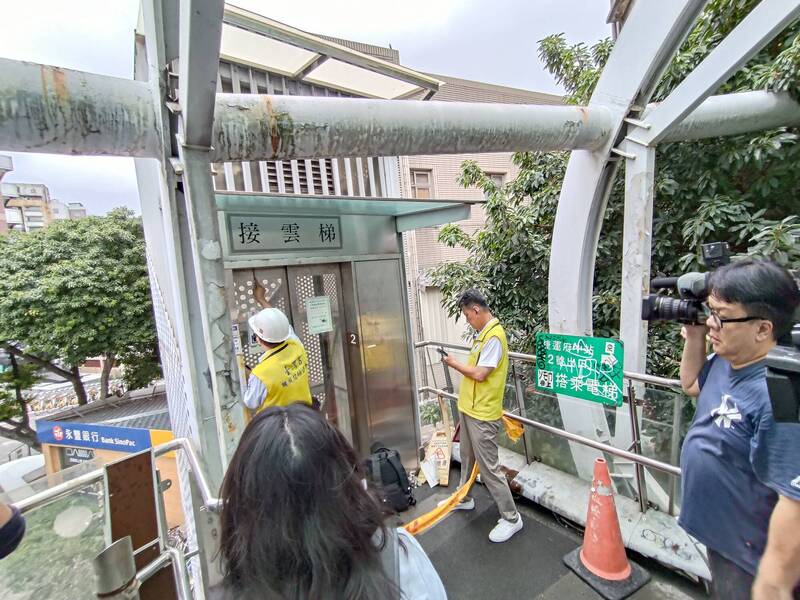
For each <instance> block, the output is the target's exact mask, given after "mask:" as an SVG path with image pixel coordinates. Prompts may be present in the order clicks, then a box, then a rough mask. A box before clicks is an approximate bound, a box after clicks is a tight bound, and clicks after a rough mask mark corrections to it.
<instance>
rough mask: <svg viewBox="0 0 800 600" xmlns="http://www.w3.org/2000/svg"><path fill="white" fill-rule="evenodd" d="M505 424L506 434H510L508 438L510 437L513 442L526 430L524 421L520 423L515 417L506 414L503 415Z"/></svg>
mask: <svg viewBox="0 0 800 600" xmlns="http://www.w3.org/2000/svg"><path fill="white" fill-rule="evenodd" d="M503 425H504V426H505V428H506V435H507V436H508V439H510V440H511V441H512V442H516V441H517V440H518V439H519V438H521V437H522V434H523V433H524V431H525V427H523V426H522V423H518V422H517V421H515V420H514V419H511V418H509V417H507V416H505V415H503Z"/></svg>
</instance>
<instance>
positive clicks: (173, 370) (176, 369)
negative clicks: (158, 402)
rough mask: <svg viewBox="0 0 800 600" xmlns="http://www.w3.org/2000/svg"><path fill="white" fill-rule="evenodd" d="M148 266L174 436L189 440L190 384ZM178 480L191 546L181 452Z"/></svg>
mask: <svg viewBox="0 0 800 600" xmlns="http://www.w3.org/2000/svg"><path fill="white" fill-rule="evenodd" d="M147 262H148V270H149V272H150V289H151V291H152V297H153V313H154V316H155V321H156V331H157V332H158V347H159V351H160V353H161V370H162V373H163V376H164V383H165V384H166V393H167V407H168V408H169V418H170V423H171V425H172V432H173V434H174V435H175V437H176V438H177V437H185V438H189V439H190V440H197V437H196V436H195V430H194V421H193V419H192V416H191V413H190V412H189V397H188V396H187V394H186V390H187V389H188V386H187V385H186V380H185V378H184V371H183V368H182V366H181V354H180V346H179V344H178V340H177V337H176V336H175V329H174V327H173V326H172V321H171V319H170V316H169V312H168V311H167V307H166V303H165V302H164V294H163V292H162V290H161V286H160V285H159V283H158V279H157V277H156V276H155V273H156V270H155V268H154V266H153V264H152V263H151V261H150V257H149V256H148V257H147ZM177 456H178V480H179V482H180V490H181V505H182V506H183V514H184V515H185V517H186V519H185V521H184V525H183V530H184V533H185V534H186V540H187V542H188V544H189V547H190V548H196V547H197V531H196V530H195V526H194V518H193V507H192V493H191V487H190V486H191V482H190V478H191V475H190V471H191V469H190V467H189V462H188V461H187V460H186V457H185V456H184V455H183V452H179V453H178V455H177ZM189 569H190V572H191V573H192V574H193V577H195V578H198V577H199V573H200V566H199V563H198V559H196V558H195V559H192V560H191V561H190V562H189Z"/></svg>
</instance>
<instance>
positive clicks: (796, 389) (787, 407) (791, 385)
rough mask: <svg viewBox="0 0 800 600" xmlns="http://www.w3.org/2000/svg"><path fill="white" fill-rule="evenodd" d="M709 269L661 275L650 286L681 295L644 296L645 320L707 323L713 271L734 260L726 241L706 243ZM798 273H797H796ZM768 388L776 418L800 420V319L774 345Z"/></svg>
mask: <svg viewBox="0 0 800 600" xmlns="http://www.w3.org/2000/svg"><path fill="white" fill-rule="evenodd" d="M702 254H703V257H702V260H703V264H704V265H705V266H706V268H707V269H708V271H707V272H705V273H685V274H684V275H681V276H680V277H658V278H655V279H653V280H652V282H651V283H650V286H651V287H652V288H655V289H658V290H666V289H675V290H677V291H678V295H679V296H680V299H677V298H672V297H670V296H667V295H664V294H650V295H649V296H647V297H646V298H644V299H643V300H642V319H643V320H645V321H677V322H678V323H685V324H688V325H702V324H703V323H705V311H704V310H703V306H702V304H703V302H704V301H705V300H706V298H707V297H708V291H709V290H708V277H709V274H710V272H711V271H713V270H714V269H716V268H718V267H721V266H722V265H726V264H728V263H729V262H730V251H729V249H728V244H727V243H725V242H714V243H712V244H703V246H702ZM795 277H796V275H795ZM766 365H767V389H768V390H769V397H770V402H771V403H772V412H773V415H774V417H775V421H777V422H779V423H800V323H795V325H794V328H793V329H792V331H791V332H790V334H789V335H788V336H787V337H786V338H784V339H781V340H778V345H777V346H775V348H773V349H772V351H771V352H770V353H769V354H768V355H767V358H766Z"/></svg>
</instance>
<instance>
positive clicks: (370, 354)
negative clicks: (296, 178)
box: [216, 192, 470, 468]
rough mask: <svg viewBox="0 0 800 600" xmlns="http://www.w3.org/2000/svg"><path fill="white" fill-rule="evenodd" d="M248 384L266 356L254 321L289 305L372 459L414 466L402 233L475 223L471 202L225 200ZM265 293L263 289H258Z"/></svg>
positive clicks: (237, 336) (345, 429)
mask: <svg viewBox="0 0 800 600" xmlns="http://www.w3.org/2000/svg"><path fill="white" fill-rule="evenodd" d="M216 203H217V209H218V218H219V222H220V230H221V231H222V233H223V234H222V240H223V260H224V265H225V272H226V279H227V281H226V288H227V289H228V290H230V292H229V294H228V298H227V300H228V308H229V310H230V316H231V321H232V323H233V330H234V331H233V334H234V335H233V337H234V346H235V347H234V352H235V353H236V358H237V364H238V366H239V369H238V370H239V377H240V382H241V383H242V389H244V388H245V387H246V383H245V382H246V380H247V373H248V372H249V369H251V368H252V367H253V366H255V364H256V363H257V362H258V360H259V358H260V356H261V354H262V352H263V350H262V349H261V348H260V347H259V346H258V344H257V343H256V342H255V338H254V336H253V334H252V332H250V331H249V328H248V324H247V320H248V318H249V317H250V315H252V314H254V313H255V312H258V311H259V310H261V308H262V306H263V305H264V300H266V303H267V305H269V306H274V307H276V308H279V309H280V310H282V311H283V312H284V313H285V314H286V316H287V317H288V318H289V321H290V322H291V323H292V327H293V328H294V330H295V333H296V334H297V336H298V337H299V338H300V341H301V342H302V343H303V346H304V347H305V349H306V352H307V354H308V361H309V382H310V385H311V393H312V396H313V397H314V398H315V399H316V400H317V401H318V402H319V404H320V410H321V411H322V412H323V413H324V415H325V417H326V419H327V420H328V421H330V422H332V423H334V424H335V425H336V426H337V427H338V428H339V429H340V430H341V431H342V433H344V435H345V436H346V437H347V438H348V439H349V440H350V441H351V442H352V443H353V445H354V446H355V447H356V449H357V450H358V451H359V452H360V453H361V454H362V455H367V454H368V453H369V449H370V447H371V446H372V445H373V444H375V443H380V444H382V445H384V446H386V447H389V448H395V449H397V450H398V451H399V452H400V455H401V457H402V459H403V462H404V463H405V464H406V465H407V466H408V467H410V468H415V467H416V466H417V461H418V456H417V454H418V447H419V421H418V415H417V402H416V384H415V381H414V365H413V343H412V336H411V327H410V318H409V309H408V289H407V285H406V277H405V269H404V261H403V253H402V236H401V233H402V232H403V231H407V230H409V229H415V228H418V227H425V226H431V225H439V224H443V223H446V222H450V221H454V220H460V219H464V218H467V217H468V216H469V212H470V206H469V204H468V203H465V202H462V201H458V202H454V201H438V200H437V201H412V200H397V199H387V198H359V197H319V196H290V195H284V194H252V193H229V192H225V193H217V195H216ZM259 288H260V289H259Z"/></svg>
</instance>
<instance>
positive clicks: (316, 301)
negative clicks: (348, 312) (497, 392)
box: [306, 296, 333, 335]
mask: <svg viewBox="0 0 800 600" xmlns="http://www.w3.org/2000/svg"><path fill="white" fill-rule="evenodd" d="M306 320H307V321H308V332H309V333H310V334H312V335H314V334H317V333H327V332H329V331H333V315H331V299H330V298H329V297H328V296H314V297H313V298H306Z"/></svg>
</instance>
